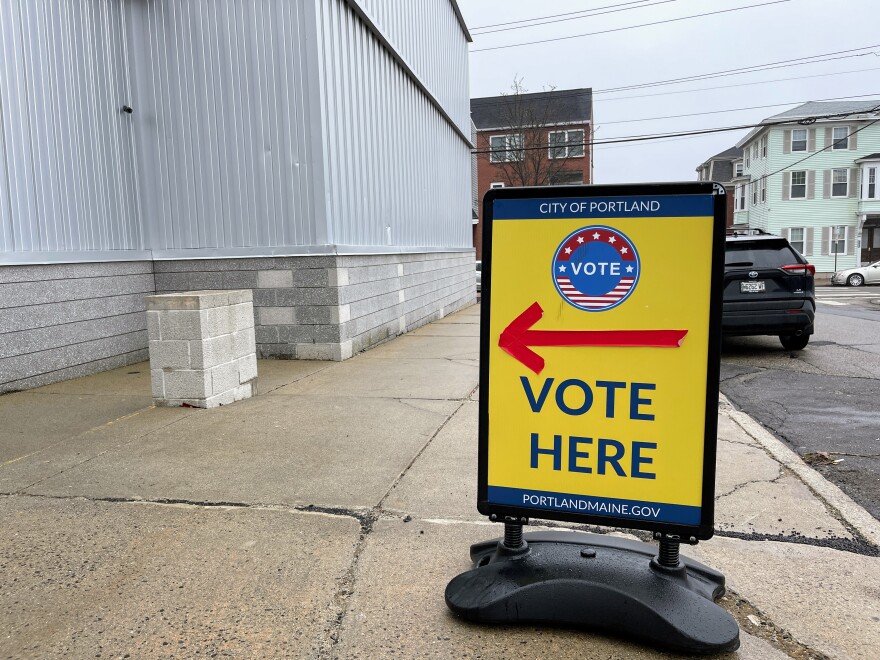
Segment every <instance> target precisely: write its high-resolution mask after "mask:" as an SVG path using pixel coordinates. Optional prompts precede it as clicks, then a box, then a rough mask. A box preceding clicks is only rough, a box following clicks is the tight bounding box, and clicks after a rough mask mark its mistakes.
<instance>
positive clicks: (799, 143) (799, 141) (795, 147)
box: [791, 128, 807, 151]
mask: <svg viewBox="0 0 880 660" xmlns="http://www.w3.org/2000/svg"><path fill="white" fill-rule="evenodd" d="M791 150H792V151H806V150H807V129H806V128H795V129H794V130H792V132H791Z"/></svg>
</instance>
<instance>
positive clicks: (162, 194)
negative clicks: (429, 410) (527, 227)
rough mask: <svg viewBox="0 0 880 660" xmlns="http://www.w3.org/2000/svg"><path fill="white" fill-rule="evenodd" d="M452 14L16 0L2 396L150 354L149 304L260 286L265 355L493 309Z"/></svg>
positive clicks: (463, 36)
mask: <svg viewBox="0 0 880 660" xmlns="http://www.w3.org/2000/svg"><path fill="white" fill-rule="evenodd" d="M469 40H470V36H469V34H468V32H467V28H466V27H465V25H464V23H463V20H462V18H461V14H460V12H459V10H458V7H457V5H456V4H455V2H454V0H419V1H418V2H412V3H410V2H407V3H401V2H396V1H394V0H303V1H297V2H290V1H288V0H264V1H263V2H254V3H250V2H237V1H234V0H214V1H212V2H207V3H205V2H198V3H196V2H179V1H177V0H112V1H104V2H82V1H81V0H46V1H45V2H41V3H33V2H30V1H29V0H9V1H8V2H3V3H0V392H2V391H9V390H15V389H23V388H27V387H32V386H35V385H39V384H42V383H47V382H53V381H56V380H61V379H64V378H68V377H72V376H75V375H79V374H82V373H89V372H93V371H96V370H100V369H103V368H110V367H114V366H119V365H122V364H126V363H131V362H135V361H138V360H141V359H144V358H145V356H146V346H147V344H146V331H145V323H146V320H145V314H144V306H143V296H144V295H145V294H151V293H154V292H159V293H162V292H167V291H178V290H187V289H221V288H251V289H254V302H255V313H256V316H257V318H256V321H257V343H258V349H259V351H260V353H261V355H263V356H272V355H280V356H285V357H299V358H324V359H326V358H331V359H345V358H346V357H349V356H351V355H352V354H353V353H355V352H357V351H360V350H363V349H364V348H367V347H369V346H370V345H372V344H375V343H376V342H378V341H381V340H382V339H384V338H386V337H389V336H393V335H395V334H398V333H400V332H405V331H406V330H408V329H411V328H413V327H416V326H418V325H421V324H423V323H425V322H427V321H429V320H432V319H434V318H437V317H439V316H441V315H443V314H445V313H448V312H450V311H452V310H454V309H457V308H459V307H461V306H463V305H465V304H468V303H469V302H471V301H473V299H474V286H473V281H474V268H473V249H472V247H471V199H470V183H471V180H470V177H471V171H470V149H471V146H472V145H471V142H470V133H471V126H470V117H469V97H468V80H467V44H468V41H469Z"/></svg>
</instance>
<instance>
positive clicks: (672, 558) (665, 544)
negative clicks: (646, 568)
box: [657, 537, 679, 568]
mask: <svg viewBox="0 0 880 660" xmlns="http://www.w3.org/2000/svg"><path fill="white" fill-rule="evenodd" d="M678 548H679V543H678V541H673V540H671V539H668V538H665V537H664V538H661V539H660V552H659V553H658V555H657V563H658V564H660V565H661V566H665V567H667V568H675V567H677V566H678V563H679V558H678Z"/></svg>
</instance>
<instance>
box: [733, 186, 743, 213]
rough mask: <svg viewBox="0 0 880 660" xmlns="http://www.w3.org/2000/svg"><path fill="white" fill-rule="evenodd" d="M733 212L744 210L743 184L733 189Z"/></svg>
mask: <svg viewBox="0 0 880 660" xmlns="http://www.w3.org/2000/svg"><path fill="white" fill-rule="evenodd" d="M733 210H734V211H745V210H746V187H745V184H742V183H738V184H736V185H735V186H734V187H733Z"/></svg>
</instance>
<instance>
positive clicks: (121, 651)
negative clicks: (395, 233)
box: [0, 307, 880, 659]
mask: <svg viewBox="0 0 880 660" xmlns="http://www.w3.org/2000/svg"><path fill="white" fill-rule="evenodd" d="M478 336H479V308H478V307H471V308H469V309H467V310H465V311H463V312H460V313H458V314H456V315H454V316H451V317H448V318H446V319H443V320H442V321H438V322H435V323H432V324H431V325H428V326H425V327H423V328H421V329H419V330H416V331H415V332H412V333H409V334H407V335H404V336H402V337H400V338H398V339H395V340H394V341H392V342H389V343H387V344H385V345H383V346H380V347H378V348H376V349H374V350H372V351H369V352H368V353H365V354H363V355H360V356H357V357H355V358H354V359H351V360H349V361H346V362H342V363H331V362H285V361H265V362H261V363H260V365H259V371H260V376H259V390H260V392H261V394H260V395H259V396H257V397H256V398H253V399H250V400H247V401H242V402H239V403H236V404H234V405H231V406H225V407H223V408H220V409H215V410H210V411H206V410H196V409H187V408H175V409H169V408H154V407H152V405H151V399H150V384H149V367H148V365H146V364H141V365H135V366H132V367H127V368H122V369H118V370H116V371H113V372H108V373H104V374H100V375H97V376H91V377H88V378H82V379H78V380H74V381H68V382H64V383H60V384H57V385H52V386H47V387H42V388H39V389H35V390H30V391H27V392H20V393H15V394H10V395H6V396H2V397H0V494H2V495H0V520H2V524H0V575H2V586H0V621H2V622H3V625H2V626H0V658H58V657H71V658H93V657H101V658H120V657H133V658H140V657H146V658H152V657H161V658H165V657H167V658H171V657H176V658H187V657H202V656H209V657H212V656H233V657H266V658H275V657H278V658H280V657H294V658H391V657H396V658H479V657H482V658H521V657H533V658H550V657H553V658H654V657H657V658H667V657H673V656H670V655H667V654H661V653H657V652H655V651H653V650H651V649H649V648H646V647H644V646H640V645H637V644H633V643H630V642H627V641H623V640H619V639H612V638H607V637H603V636H600V635H594V634H591V633H588V632H578V631H571V630H555V629H549V628H533V627H521V628H490V627H481V626H475V625H471V624H467V623H464V622H462V621H460V620H457V619H456V618H455V617H453V616H452V615H451V614H450V613H449V612H448V611H447V609H446V606H445V604H444V600H443V592H444V589H445V586H446V583H447V582H448V581H449V580H450V579H451V578H452V577H454V576H455V575H456V574H458V573H460V572H462V571H464V570H466V569H468V568H469V567H470V566H469V561H468V547H469V545H470V544H471V543H473V542H476V541H481V540H485V539H488V538H493V537H496V536H498V535H499V534H500V533H501V528H500V527H499V526H497V525H493V524H490V523H488V522H487V521H486V520H485V519H484V518H483V517H482V516H480V515H479V514H478V513H477V511H476V451H477V442H476V437H477V406H478V404H477V400H476V398H477V394H476V386H477V380H478V375H477V371H478ZM719 426H720V431H719V435H720V438H719V470H718V472H719V478H718V481H717V488H716V491H717V515H716V526H717V528H718V530H719V533H718V535H717V536H716V537H715V538H714V539H712V540H711V541H708V542H706V543H702V544H700V545H699V546H697V547H696V548H689V547H685V548H683V553H684V554H686V555H689V556H693V557H695V558H697V559H700V560H701V561H704V562H705V563H708V564H709V565H710V566H712V567H713V568H716V569H718V570H720V571H721V572H723V573H724V574H725V575H726V577H727V581H728V587H729V594H728V596H726V597H725V598H724V599H723V601H722V605H723V606H724V607H726V608H727V609H728V610H730V611H731V612H732V613H733V614H734V616H735V617H736V618H737V620H738V621H739V622H740V626H741V628H742V647H741V649H740V651H739V652H737V653H735V654H728V655H727V656H722V657H728V658H734V657H736V658H786V657H791V658H825V657H830V658H867V659H873V658H878V657H880V586H878V585H880V556H878V555H880V551H878V546H880V524H878V522H877V521H876V520H875V519H874V518H872V517H871V516H870V515H868V514H867V513H866V512H864V510H862V509H861V508H860V507H858V506H857V505H855V504H854V503H853V502H852V501H851V500H849V498H847V497H846V496H845V495H844V494H843V493H841V492H840V491H839V490H838V489H837V488H836V487H834V486H832V485H831V484H829V483H828V482H827V481H825V480H824V479H823V478H822V477H821V476H819V475H818V474H817V473H816V472H814V471H813V470H811V469H810V468H809V467H807V466H806V465H804V464H803V463H802V462H801V461H800V459H798V458H797V457H796V456H795V455H794V454H792V453H791V452H790V451H789V450H788V449H786V448H785V447H784V446H783V445H782V444H781V443H780V442H778V441H777V440H775V439H774V438H773V437H772V436H769V434H767V433H766V432H765V431H764V430H763V429H762V428H761V427H760V426H759V425H757V424H756V423H754V422H753V421H752V420H751V419H750V418H748V417H747V416H745V415H743V414H742V413H739V412H737V411H735V410H733V409H732V408H731V407H730V406H729V405H728V404H726V402H722V404H721V405H720V407H719ZM557 526H558V525H557ZM604 531H607V532H613V530H604ZM637 536H638V538H642V539H643V540H645V539H646V538H647V536H646V535H643V534H639V535H637Z"/></svg>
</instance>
